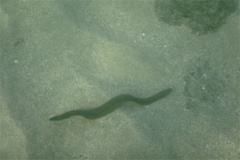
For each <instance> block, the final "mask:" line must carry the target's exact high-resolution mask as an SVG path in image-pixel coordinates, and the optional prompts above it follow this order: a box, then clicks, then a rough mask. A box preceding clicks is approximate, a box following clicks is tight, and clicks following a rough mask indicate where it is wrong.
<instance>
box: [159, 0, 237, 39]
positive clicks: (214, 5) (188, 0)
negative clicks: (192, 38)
mask: <svg viewBox="0 0 240 160" xmlns="http://www.w3.org/2000/svg"><path fill="white" fill-rule="evenodd" d="M238 3H239V0H214V1H213V0H212V1H211V0H156V1H155V13H156V15H157V17H158V19H159V20H160V21H164V22H166V23H168V24H170V25H186V26H188V27H190V28H191V29H192V32H193V33H195V34H197V35H203V34H207V33H208V32H215V31H216V30H217V29H218V28H219V27H220V26H221V25H223V24H224V23H225V21H226V18H227V17H228V16H230V15H231V14H232V13H234V12H235V11H236V10H237V7H238Z"/></svg>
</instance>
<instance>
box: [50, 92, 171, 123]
mask: <svg viewBox="0 0 240 160" xmlns="http://www.w3.org/2000/svg"><path fill="white" fill-rule="evenodd" d="M171 91H172V89H171V88H168V89H165V90H163V91H160V92H158V93H157V94H155V95H153V96H151V97H147V98H137V97H134V96H132V95H130V94H122V95H119V96H116V97H114V98H112V99H110V100H109V101H107V102H106V103H104V104H102V105H101V106H99V107H97V108H93V109H88V110H72V111H69V112H65V113H63V114H61V115H58V116H55V117H52V118H50V119H49V120H50V121H59V120H63V119H66V118H69V117H72V116H83V117H85V118H87V119H97V118H100V117H103V116H105V115H107V114H109V113H111V112H113V111H114V110H116V109H117V108H119V107H120V105H119V104H121V103H122V102H127V101H130V102H131V101H132V102H135V103H137V104H139V105H148V104H151V103H153V102H155V101H157V100H159V99H161V98H164V97H166V96H167V95H168V94H169V93H170V92H171Z"/></svg>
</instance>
